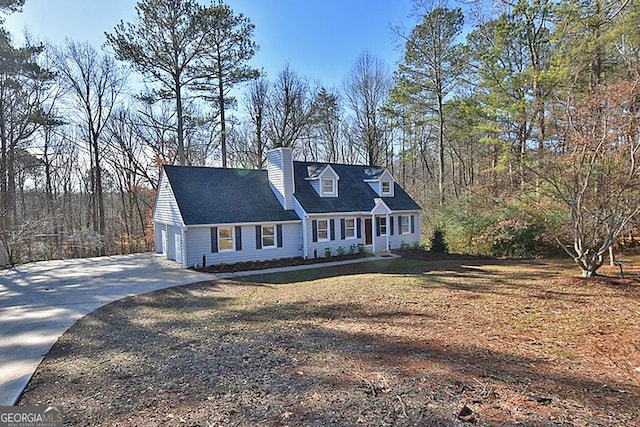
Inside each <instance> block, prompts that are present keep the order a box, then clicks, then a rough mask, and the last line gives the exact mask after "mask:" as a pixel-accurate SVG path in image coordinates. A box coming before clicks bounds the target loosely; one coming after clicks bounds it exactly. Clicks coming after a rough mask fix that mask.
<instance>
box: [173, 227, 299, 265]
mask: <svg viewBox="0 0 640 427" xmlns="http://www.w3.org/2000/svg"><path fill="white" fill-rule="evenodd" d="M271 224H276V223H269V224H268V225H271ZM235 225H238V224H224V225H223V226H234V227H235ZM256 225H258V224H251V225H241V228H242V249H241V250H239V251H238V250H236V251H228V252H217V253H213V252H211V227H191V228H188V229H187V231H186V233H185V236H186V241H187V242H188V251H187V259H186V263H185V264H186V265H184V266H185V267H192V266H194V265H196V264H199V265H202V256H203V255H204V256H205V257H206V263H207V265H213V264H233V263H236V262H242V261H265V260H269V259H275V258H291V257H297V256H302V238H301V233H302V228H301V226H300V223H286V224H282V247H281V248H278V247H276V248H265V249H256V231H255V230H256V229H255V226H256ZM265 225H267V224H265Z"/></svg>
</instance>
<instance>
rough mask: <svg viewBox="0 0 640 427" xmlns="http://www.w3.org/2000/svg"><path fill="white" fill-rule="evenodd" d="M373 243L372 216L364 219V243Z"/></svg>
mask: <svg viewBox="0 0 640 427" xmlns="http://www.w3.org/2000/svg"><path fill="white" fill-rule="evenodd" d="M372 243H373V229H372V228H371V218H365V219H364V244H365V245H370V244H372Z"/></svg>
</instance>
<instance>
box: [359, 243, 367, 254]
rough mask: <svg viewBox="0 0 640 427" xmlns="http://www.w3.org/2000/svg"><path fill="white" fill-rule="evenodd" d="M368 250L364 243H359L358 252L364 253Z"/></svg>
mask: <svg viewBox="0 0 640 427" xmlns="http://www.w3.org/2000/svg"><path fill="white" fill-rule="evenodd" d="M366 250H367V248H366V247H365V246H364V245H363V244H362V243H358V253H359V254H363V253H364V252H365V251H366Z"/></svg>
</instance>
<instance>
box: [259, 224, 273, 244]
mask: <svg viewBox="0 0 640 427" xmlns="http://www.w3.org/2000/svg"><path fill="white" fill-rule="evenodd" d="M275 231H276V230H275V227H274V226H273V225H265V226H263V227H262V247H269V246H275Z"/></svg>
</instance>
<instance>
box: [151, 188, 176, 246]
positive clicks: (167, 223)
mask: <svg viewBox="0 0 640 427" xmlns="http://www.w3.org/2000/svg"><path fill="white" fill-rule="evenodd" d="M182 225H183V224H182V215H180V210H179V209H178V203H177V202H176V199H175V197H174V195H173V191H172V190H171V186H170V185H169V181H168V180H167V179H166V177H165V176H164V175H162V176H161V177H160V184H159V186H158V194H157V196H156V203H155V206H154V209H153V227H154V240H155V245H156V252H158V253H163V254H165V255H166V256H167V258H169V259H175V257H176V253H175V248H176V241H175V234H176V233H179V232H180V229H181V227H182ZM170 227H174V228H178V230H177V231H176V230H175V229H174V230H173V231H172V233H173V234H171V233H170V232H169V228H170ZM163 230H164V234H163ZM170 234H171V235H170ZM180 242H181V241H180ZM181 253H182V252H181Z"/></svg>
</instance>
